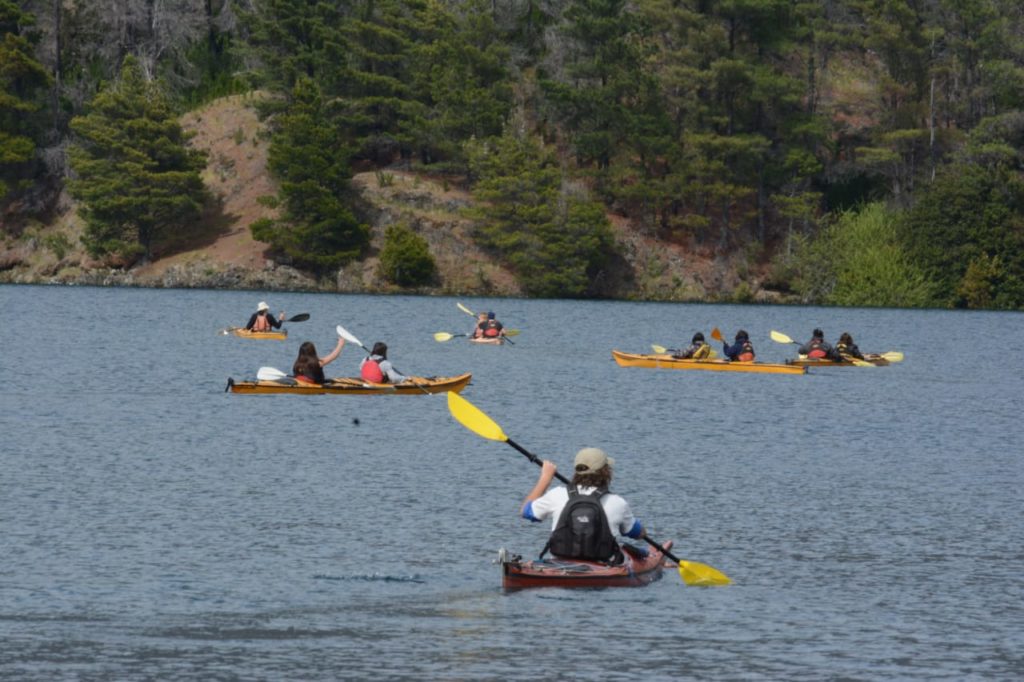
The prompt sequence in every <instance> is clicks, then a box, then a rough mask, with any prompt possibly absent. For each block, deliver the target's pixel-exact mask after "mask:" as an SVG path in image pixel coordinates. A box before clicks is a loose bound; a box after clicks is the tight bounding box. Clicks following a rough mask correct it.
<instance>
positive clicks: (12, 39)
mask: <svg viewBox="0 0 1024 682" xmlns="http://www.w3.org/2000/svg"><path fill="white" fill-rule="evenodd" d="M33 22H34V18H33V17H32V15H30V14H26V13H25V12H22V11H21V10H20V9H18V6H17V5H15V4H13V3H12V2H10V0H0V200H2V199H4V198H5V197H6V196H7V194H8V192H10V191H11V189H12V188H13V187H14V185H16V184H17V183H18V182H19V181H27V180H28V177H29V176H30V175H31V173H30V172H29V170H28V165H29V162H30V161H31V160H32V158H33V157H34V155H35V150H36V136H37V135H38V134H39V130H40V128H41V127H42V126H41V124H40V122H39V121H38V120H36V119H33V116H32V114H33V113H34V112H37V111H39V109H40V104H39V102H38V100H37V99H36V97H37V94H38V93H39V92H40V91H41V90H42V89H43V88H45V87H46V86H48V85H49V84H50V76H49V74H48V73H47V72H46V69H45V68H44V67H43V65H42V64H40V63H39V62H38V61H36V59H35V58H34V57H33V55H32V44H31V43H30V42H29V40H28V38H27V37H26V36H25V35H24V33H23V30H24V28H25V27H28V26H31V25H32V23H33Z"/></svg>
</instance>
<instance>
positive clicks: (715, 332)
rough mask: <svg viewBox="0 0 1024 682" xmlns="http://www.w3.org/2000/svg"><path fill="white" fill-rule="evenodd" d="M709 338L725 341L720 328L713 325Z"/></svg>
mask: <svg viewBox="0 0 1024 682" xmlns="http://www.w3.org/2000/svg"><path fill="white" fill-rule="evenodd" d="M711 338H713V339H714V340H715V341H721V342H722V343H725V339H723V338H722V330H721V329H719V328H718V327H715V328H714V329H712V330H711Z"/></svg>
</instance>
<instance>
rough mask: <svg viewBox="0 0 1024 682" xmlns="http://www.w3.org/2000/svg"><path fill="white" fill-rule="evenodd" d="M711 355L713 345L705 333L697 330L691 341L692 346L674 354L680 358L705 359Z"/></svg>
mask: <svg viewBox="0 0 1024 682" xmlns="http://www.w3.org/2000/svg"><path fill="white" fill-rule="evenodd" d="M710 356H711V346H710V345H708V342H707V341H705V340H704V334H702V333H701V332H697V333H696V334H694V335H693V339H691V341H690V346H689V347H688V348H686V349H684V350H681V351H679V352H678V353H675V354H673V355H672V357H674V358H676V359H679V360H690V359H692V360H703V359H705V358H707V357H710Z"/></svg>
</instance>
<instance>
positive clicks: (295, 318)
mask: <svg viewBox="0 0 1024 682" xmlns="http://www.w3.org/2000/svg"><path fill="white" fill-rule="evenodd" d="M308 319H309V313H299V314H298V315H292V316H291V317H289V318H288V321H289V322H305V321H306V320H308Z"/></svg>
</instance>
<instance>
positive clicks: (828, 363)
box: [786, 354, 892, 367]
mask: <svg viewBox="0 0 1024 682" xmlns="http://www.w3.org/2000/svg"><path fill="white" fill-rule="evenodd" d="M864 361H865V362H870V363H871V364H872V365H875V366H876V367H887V366H888V365H890V364H892V363H890V362H889V361H888V360H886V359H885V358H883V357H882V356H881V355H876V354H866V355H865V356H864ZM786 364H787V365H796V366H797V367H856V366H857V365H856V363H854V362H852V361H850V360H829V359H827V358H824V359H820V360H819V359H818V358H809V357H806V356H800V357H798V358H796V359H795V360H786Z"/></svg>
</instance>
